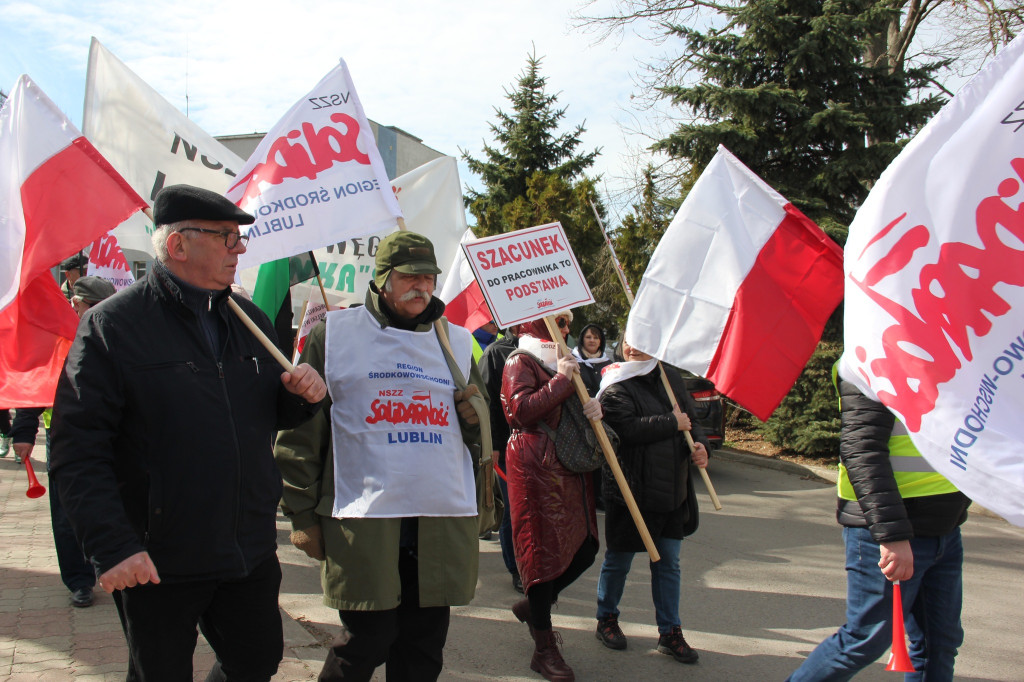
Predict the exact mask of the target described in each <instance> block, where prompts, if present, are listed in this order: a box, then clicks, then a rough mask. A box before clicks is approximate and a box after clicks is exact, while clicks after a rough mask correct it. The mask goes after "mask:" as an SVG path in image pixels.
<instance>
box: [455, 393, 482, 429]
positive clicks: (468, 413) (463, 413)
mask: <svg viewBox="0 0 1024 682" xmlns="http://www.w3.org/2000/svg"><path fill="white" fill-rule="evenodd" d="M479 393H480V389H479V388H477V387H476V386H475V385H473V384H470V385H469V386H467V387H466V388H465V390H462V391H455V410H456V411H457V412H458V413H459V419H461V420H462V421H464V422H466V423H467V424H470V425H473V424H479V423H480V415H478V414H477V413H476V409H475V408H474V407H473V404H472V403H470V402H469V398H470V396H474V395H479Z"/></svg>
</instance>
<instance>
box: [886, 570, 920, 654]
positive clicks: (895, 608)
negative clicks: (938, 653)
mask: <svg viewBox="0 0 1024 682" xmlns="http://www.w3.org/2000/svg"><path fill="white" fill-rule="evenodd" d="M885 669H886V670H889V671H891V672H896V673H912V672H914V664H913V663H911V662H910V654H909V653H908V652H907V632H906V629H905V628H904V627H903V595H902V594H901V593H900V581H899V580H896V581H894V582H893V584H892V653H890V654H889V663H888V664H887V665H886V666H885Z"/></svg>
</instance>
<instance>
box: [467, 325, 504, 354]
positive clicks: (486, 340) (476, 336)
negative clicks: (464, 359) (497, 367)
mask: <svg viewBox="0 0 1024 682" xmlns="http://www.w3.org/2000/svg"><path fill="white" fill-rule="evenodd" d="M501 337H502V334H501V331H500V330H499V329H498V325H496V324H494V320H490V321H488V322H487V324H485V325H483V326H481V327H480V328H479V329H477V330H476V331H475V332H473V362H480V358H481V357H483V354H484V351H485V350H487V346H489V345H491V344H492V343H494V342H495V341H497V340H498V339H500V338H501Z"/></svg>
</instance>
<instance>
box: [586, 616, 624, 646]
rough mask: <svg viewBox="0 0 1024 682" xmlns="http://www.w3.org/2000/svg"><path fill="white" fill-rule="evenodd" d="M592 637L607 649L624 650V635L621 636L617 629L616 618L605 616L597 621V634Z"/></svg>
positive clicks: (620, 629) (620, 630)
mask: <svg viewBox="0 0 1024 682" xmlns="http://www.w3.org/2000/svg"><path fill="white" fill-rule="evenodd" d="M594 636H595V637H597V638H598V639H599V640H601V643H602V644H604V645H605V646H606V647H608V648H609V649H625V648H626V635H624V634H622V628H620V627H619V617H618V616H607V617H605V618H601V619H599V620H598V621H597V632H595V633H594Z"/></svg>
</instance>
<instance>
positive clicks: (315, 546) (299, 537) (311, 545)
mask: <svg viewBox="0 0 1024 682" xmlns="http://www.w3.org/2000/svg"><path fill="white" fill-rule="evenodd" d="M289 539H290V540H291V541H292V544H293V545H295V546H296V547H298V548H299V549H301V550H302V551H303V552H305V553H306V556H308V557H309V558H310V559H316V560H317V561H323V560H324V559H326V558H327V553H326V552H325V551H324V534H323V532H322V531H321V530H320V526H310V527H309V528H306V529H304V530H293V531H292V534H291V536H290V537H289Z"/></svg>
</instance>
